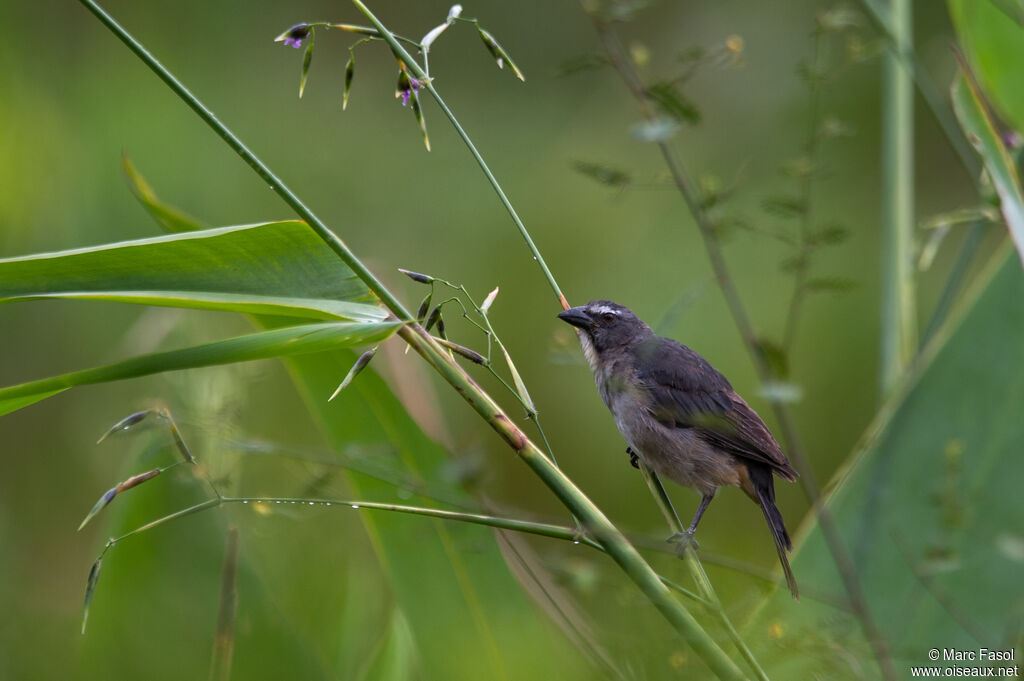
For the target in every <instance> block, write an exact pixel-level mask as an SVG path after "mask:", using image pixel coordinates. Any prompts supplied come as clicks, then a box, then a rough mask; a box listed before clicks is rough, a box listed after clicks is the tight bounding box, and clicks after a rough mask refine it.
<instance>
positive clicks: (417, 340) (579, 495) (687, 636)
mask: <svg viewBox="0 0 1024 681" xmlns="http://www.w3.org/2000/svg"><path fill="white" fill-rule="evenodd" d="M80 2H81V3H82V4H83V5H85V7H86V8H87V9H89V11H91V12H92V13H93V14H94V15H95V16H96V17H97V18H98V19H99V20H100V21H101V22H102V23H103V24H104V25H105V26H106V27H107V28H108V29H110V30H111V32H113V33H114V34H115V35H116V36H117V37H118V38H119V39H120V40H121V41H122V42H123V43H124V44H125V45H126V46H127V47H128V48H129V49H130V50H131V51H132V52H133V53H134V54H135V55H136V56H137V57H138V58H139V59H140V60H142V61H143V63H145V64H146V65H147V66H148V67H149V68H150V69H151V70H152V71H153V72H154V73H156V75H157V76H158V77H160V79H161V80H163V81H164V83H165V84H167V86H168V87H169V88H171V90H172V91H173V92H174V93H175V94H177V95H178V97H180V98H181V99H182V100H183V101H184V102H185V103H186V104H188V106H189V107H190V108H191V109H192V110H193V111H194V112H195V113H196V114H197V115H198V116H199V117H200V118H201V119H202V120H203V122H205V123H206V124H207V125H208V126H209V127H210V128H211V129H212V130H214V132H216V133H217V134H218V135H219V136H220V137H221V139H223V140H224V141H225V143H227V144H228V146H230V147H231V149H233V150H234V151H235V152H236V153H237V154H238V155H239V156H241V157H242V159H243V160H244V161H245V162H246V163H247V164H248V165H249V167H251V168H252V169H253V170H254V171H255V172H256V173H257V175H259V176H260V178H262V179H263V180H264V181H266V182H267V183H268V184H269V186H270V187H271V189H272V190H273V191H274V192H275V193H277V194H278V196H280V197H281V198H282V199H283V200H284V201H285V202H286V203H287V204H288V205H289V206H290V207H291V208H292V209H293V210H294V211H295V212H296V213H297V214H298V215H299V216H300V217H301V218H302V219H304V220H305V221H306V222H307V223H308V224H309V226H310V227H311V228H312V229H313V230H314V231H315V232H316V233H317V235H319V236H320V238H321V239H323V241H324V242H325V243H326V244H327V245H328V246H329V247H330V248H331V249H332V250H333V251H334V252H335V253H336V254H337V255H338V257H339V258H340V259H341V260H342V261H343V262H344V263H345V264H346V265H348V266H349V267H350V268H351V269H352V271H353V272H354V273H355V274H356V275H357V276H358V277H359V278H360V279H361V280H362V281H363V282H364V283H365V284H366V286H367V287H368V288H369V289H370V290H371V291H372V292H373V293H374V294H376V295H377V296H378V297H379V298H380V299H381V300H382V301H383V302H384V304H385V305H386V306H387V307H388V308H389V309H390V310H391V312H392V313H393V314H394V315H395V316H396V317H398V318H399V319H401V320H402V321H406V322H409V323H408V324H405V325H404V326H402V328H401V329H400V330H399V332H398V333H399V335H400V336H401V337H402V338H403V339H405V340H406V342H407V343H408V344H409V345H410V346H411V347H412V348H413V349H414V350H415V351H416V352H417V353H419V354H420V355H421V356H422V357H423V358H424V359H425V360H427V362H428V363H429V364H430V365H431V366H433V367H434V368H435V369H437V370H438V372H439V373H440V374H441V375H442V377H443V378H444V379H445V380H446V381H448V382H449V383H450V384H451V385H452V387H453V388H455V390H456V391H457V392H458V393H459V394H460V395H461V396H462V397H463V399H465V400H466V401H467V402H468V403H469V404H470V406H472V407H473V409H474V410H476V412H477V413H478V414H480V416H481V417H483V418H484V419H485V420H486V421H487V422H488V424H489V425H490V426H491V427H492V428H493V429H494V430H495V431H496V432H497V433H498V434H499V435H500V436H501V437H502V439H504V440H505V441H506V442H507V443H508V444H509V445H510V446H511V447H512V448H513V450H515V452H516V453H517V454H519V456H520V457H521V458H522V459H523V461H525V462H526V464H527V465H528V466H529V467H530V468H531V470H533V471H534V473H536V474H537V476H538V477H540V478H541V480H542V481H543V482H544V483H545V484H546V485H547V486H548V488H549V489H551V491H552V492H554V494H555V496H557V497H558V498H559V500H561V501H562V503H564V504H565V505H566V506H567V507H568V508H569V510H570V511H571V512H572V513H573V514H574V515H575V516H576V517H577V518H579V519H580V520H581V521H582V522H583V524H584V526H585V527H586V528H587V530H588V531H589V532H590V533H591V534H592V536H593V538H594V539H596V541H597V542H598V543H599V544H601V546H602V547H603V548H604V550H605V551H606V552H607V553H608V554H609V556H611V558H612V559H613V560H614V561H615V562H616V563H617V564H618V565H619V567H620V568H622V570H623V571H624V572H625V573H626V574H627V575H628V576H629V577H630V579H632V580H633V582H634V583H635V584H636V585H637V586H638V587H639V588H640V590H641V591H642V592H643V593H644V595H645V596H646V597H647V598H648V599H649V600H650V601H651V603H652V604H653V605H654V606H655V607H656V608H657V609H658V611H659V612H661V613H662V615H663V616H664V617H665V618H666V619H668V621H669V622H670V623H671V624H672V626H673V627H674V628H675V630H676V631H677V632H678V633H679V634H680V635H681V636H682V638H683V639H684V640H685V641H686V642H687V643H688V644H689V645H690V646H691V647H692V648H693V650H694V651H695V652H696V653H697V655H698V656H699V657H700V658H701V659H702V660H703V661H704V662H705V663H706V664H707V665H708V667H709V668H710V669H711V670H712V671H713V672H714V673H715V675H716V676H718V677H719V678H720V679H733V680H739V679H744V678H745V676H744V675H743V673H742V672H741V671H740V669H739V667H737V666H736V664H735V663H734V662H733V661H732V660H731V659H730V658H729V657H728V656H727V655H726V654H725V652H724V651H723V650H722V649H721V648H720V647H719V646H718V644H717V643H716V642H715V641H714V640H713V639H712V638H711V636H710V635H709V634H708V633H707V632H706V631H705V630H704V629H703V628H702V627H701V626H700V624H699V623H698V622H697V620H696V619H694V617H693V615H692V614H690V612H689V611H688V610H687V609H686V608H685V607H684V606H683V605H682V604H681V603H680V602H679V601H678V600H677V599H675V598H674V597H673V596H672V594H671V592H670V591H669V589H668V587H666V586H665V584H664V583H663V582H662V581H661V578H660V577H659V575H658V574H657V573H656V572H655V571H654V570H653V569H652V568H651V566H650V565H649V564H648V563H647V562H646V561H645V560H644V559H643V557H642V556H641V555H640V553H639V552H637V550H636V549H635V548H634V547H633V545H632V544H630V543H629V541H628V540H627V539H626V538H625V536H623V534H622V533H621V532H620V531H619V530H618V528H616V527H615V526H614V525H613V524H612V523H611V521H610V520H608V518H607V517H606V516H605V515H604V513H602V512H601V510H600V509H599V508H598V507H597V506H596V505H594V503H593V502H592V501H590V499H588V498H587V496H586V495H585V494H583V492H582V491H580V489H579V488H578V487H576V485H575V484H574V483H573V482H572V481H571V480H570V479H569V478H568V477H566V475H565V474H564V473H562V471H560V470H559V469H558V467H557V466H555V465H554V464H553V463H552V462H551V460H550V459H548V457H547V456H545V455H544V453H543V452H542V451H541V450H540V449H539V448H538V447H537V446H536V445H535V444H534V443H533V442H531V441H530V439H529V438H528V437H527V436H526V434H525V433H523V431H522V430H521V429H520V428H519V427H518V426H516V425H515V424H513V423H512V421H511V419H509V417H508V416H507V415H506V414H505V413H504V412H503V411H502V410H501V408H500V407H499V406H498V405H497V404H496V403H495V402H494V401H493V399H492V398H491V397H490V396H489V395H488V394H487V393H485V392H484V391H483V390H481V389H480V387H479V386H477V385H476V383H475V382H474V381H473V379H472V378H470V377H469V375H468V374H467V373H466V372H465V371H464V370H463V369H462V368H461V367H459V366H458V365H456V364H455V363H454V361H453V360H452V359H451V358H450V357H448V356H447V355H446V354H445V352H444V350H443V349H441V348H440V347H439V346H438V345H437V344H436V343H434V342H433V339H432V338H431V337H430V334H428V333H427V332H426V331H425V330H424V329H423V328H422V327H421V326H420V325H419V324H416V323H414V322H412V317H411V316H410V314H409V312H408V311H407V310H406V309H405V308H404V307H403V306H402V304H401V303H400V302H399V301H398V299H397V298H395V297H394V295H393V294H392V293H391V292H390V291H388V290H387V289H386V288H385V287H384V285H383V284H382V283H381V282H380V281H379V280H378V279H377V278H376V277H375V276H374V275H373V274H372V273H371V272H370V270H369V269H367V268H366V266H365V265H363V263H362V262H361V261H360V260H359V259H358V258H357V257H356V256H355V254H353V253H352V252H351V251H350V250H349V249H348V247H347V246H346V245H345V243H344V242H343V241H342V240H341V239H340V238H338V237H337V236H336V235H335V234H334V233H333V232H332V231H331V230H330V229H329V228H328V227H327V226H326V225H325V224H324V223H323V222H322V221H321V220H320V219H319V218H318V217H317V216H316V215H314V214H313V213H312V211H311V210H310V209H309V208H307V207H306V205H305V204H304V203H303V202H302V201H301V200H299V198H298V197H297V196H296V195H295V194H294V193H293V192H292V191H291V189H289V188H288V187H287V186H286V185H285V184H284V183H283V182H281V180H280V179H279V178H278V177H277V176H276V175H275V174H274V173H273V172H272V171H271V170H270V169H269V168H268V167H267V166H266V165H264V164H263V162H262V161H260V159H259V158H257V157H256V155H255V154H254V153H253V152H252V151H250V150H249V148H248V147H246V146H245V145H244V144H243V143H242V141H241V140H240V139H238V137H236V136H235V135H234V133H232V132H231V131H230V130H229V129H228V128H227V126H226V125H224V124H223V123H221V122H220V121H219V120H218V119H217V117H216V116H215V115H214V114H213V112H211V111H210V110H209V109H208V108H206V106H204V105H203V104H202V102H200V101H199V100H198V99H197V98H196V97H195V95H193V94H192V93H191V92H190V91H189V90H188V89H187V88H186V87H185V86H184V85H182V84H181V83H180V82H179V81H178V80H177V78H175V77H174V76H173V75H172V74H171V73H170V72H169V71H168V70H167V69H166V68H165V67H164V66H163V65H162V64H161V63H160V62H159V61H158V60H157V59H156V58H155V57H154V56H153V55H152V54H150V53H149V52H148V51H147V50H146V49H145V48H144V47H143V46H142V45H141V44H140V43H139V42H138V41H137V40H135V38H134V37H132V36H131V34H129V33H128V32H127V30H125V29H124V28H123V27H122V26H121V25H120V24H119V23H118V22H117V21H116V20H115V19H114V18H113V17H111V16H110V15H109V14H107V13H106V12H105V11H104V10H103V9H102V8H101V7H100V6H99V5H97V4H96V2H95V0H80ZM355 2H356V3H357V6H360V8H361V9H363V10H364V11H365V13H367V14H368V16H370V17H372V15H371V14H369V10H366V9H365V6H364V5H362V3H359V2H358V0H355ZM373 19H374V20H375V19H376V18H375V17H373ZM376 23H377V24H379V22H376ZM377 27H378V30H381V33H382V35H384V36H386V39H387V40H388V43H389V45H391V46H392V49H394V48H395V47H396V46H397V47H398V49H399V50H401V51H402V52H403V53H404V52H405V51H404V49H402V48H401V46H400V45H398V43H397V41H396V40H395V38H394V36H393V35H391V33H390V32H389V31H388V30H387V29H386V28H384V27H383V26H382V25H378V26H377ZM405 54H406V55H408V53H405ZM414 65H415V61H413V60H412V59H411V58H410V59H409V62H408V64H407V66H409V67H410V68H413V67H415V68H417V69H418V66H414ZM417 76H419V73H417ZM492 177H493V176H492ZM495 185H496V183H495ZM506 200H507V199H506ZM521 225H522V223H521V222H517V226H520V228H521V232H522V233H523V234H524V236H527V234H526V231H525V227H521ZM528 243H529V244H530V245H532V241H528ZM533 250H534V252H536V246H533ZM536 257H537V261H538V263H542V262H543V261H542V259H541V258H540V256H539V253H538V254H537V256H536ZM544 269H546V266H545V268H544ZM549 274H550V273H549ZM549 283H551V284H552V285H553V289H554V290H555V291H556V293H558V290H557V286H555V285H554V278H553V277H549ZM558 295H559V298H560V301H561V302H562V304H563V305H564V306H566V307H567V305H568V304H567V303H566V302H565V298H564V296H562V295H561V294H560V293H558ZM219 503H221V500H220V499H213V500H211V501H210V502H205V503H204V504H201V505H199V506H203V507H205V506H206V505H210V506H212V505H215V504H219ZM195 510H199V508H198V507H192V508H191V509H190V511H189V512H195ZM169 518H170V516H168V517H166V518H164V519H161V520H160V521H155V522H166V520H167V519H169Z"/></svg>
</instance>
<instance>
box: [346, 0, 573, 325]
mask: <svg viewBox="0 0 1024 681" xmlns="http://www.w3.org/2000/svg"><path fill="white" fill-rule="evenodd" d="M352 2H353V4H354V5H355V6H356V9H358V10H359V11H360V12H362V13H363V14H364V15H365V16H366V18H367V19H369V20H370V23H372V24H373V25H374V27H375V28H376V29H377V30H378V31H379V32H380V35H381V37H382V38H383V39H384V41H385V42H387V44H388V46H389V47H391V51H392V52H394V54H395V56H396V57H398V58H399V59H401V60H402V61H403V62H404V63H405V65H406V67H407V68H408V69H409V70H410V71H411V72H412V74H413V75H414V76H416V78H418V79H420V80H421V81H422V83H423V84H422V87H423V89H425V90H426V91H427V92H429V93H430V96H431V97H433V98H434V101H436V102H437V105H438V106H439V107H441V111H443V112H444V115H445V116H446V117H447V118H448V120H449V121H450V122H451V124H452V127H454V128H455V132H457V133H458V135H459V137H460V138H461V139H462V141H463V142H464V143H465V145H466V147H467V148H468V149H469V153H470V154H472V156H473V160H475V161H476V163H477V165H479V166H480V170H481V171H482V172H483V174H484V176H485V177H486V178H487V181H488V182H489V183H490V185H491V187H492V188H493V189H494V193H495V194H497V195H498V200H500V201H501V205H503V206H504V207H505V210H506V211H508V214H509V216H510V217H511V218H512V222H514V223H515V225H516V229H518V230H519V234H520V236H522V237H523V241H525V242H526V247H527V248H529V249H530V254H531V255H532V256H533V259H534V260H535V261H536V262H537V265H539V266H540V269H541V271H542V272H543V273H544V278H545V279H547V281H548V285H549V286H550V287H551V290H552V291H553V292H554V293H555V296H557V297H558V302H559V303H560V304H561V305H562V309H563V310H568V309H569V303H568V301H566V299H565V296H564V295H562V289H560V288H559V287H558V282H556V281H555V275H553V274H552V273H551V270H550V269H549V268H548V264H547V262H546V261H545V260H544V256H543V255H541V253H540V250H539V249H538V248H537V245H536V244H535V243H534V242H533V238H532V237H531V236H530V232H529V231H528V230H527V229H526V225H524V224H523V221H522V219H520V217H519V213H517V212H516V209H515V208H514V207H513V206H512V202H511V201H509V199H508V196H506V195H505V191H504V190H503V189H502V188H501V185H500V184H499V183H498V180H497V178H495V177H494V173H492V172H491V169H490V167H489V166H488V165H487V162H486V161H484V157H483V156H481V155H480V152H479V151H478V150H477V148H476V145H475V144H473V140H471V139H470V137H469V135H468V134H467V133H466V131H465V130H464V129H463V127H462V125H461V124H460V123H459V120H458V119H457V118H455V114H454V113H452V110H451V109H449V108H448V105H447V104H446V103H445V101H444V100H443V99H442V98H441V95H440V94H438V92H437V88H435V87H434V83H433V81H432V80H431V79H430V77H429V76H428V75H427V73H426V72H425V71H424V70H423V69H422V68H421V67H420V65H419V63H417V61H416V60H415V59H414V58H413V57H412V55H410V54H409V52H408V50H406V49H405V47H404V46H403V45H402V44H401V43H400V42H399V41H398V39H397V38H396V37H395V34H394V33H392V32H391V31H390V30H388V28H387V27H386V26H385V25H384V24H383V23H381V21H380V19H378V18H377V17H376V16H374V14H373V12H371V11H370V10H369V8H368V7H367V6H366V5H364V4H363V3H362V2H360V0H352Z"/></svg>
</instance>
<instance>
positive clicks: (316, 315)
mask: <svg viewBox="0 0 1024 681" xmlns="http://www.w3.org/2000/svg"><path fill="white" fill-rule="evenodd" d="M56 298H63V299H73V300H105V301H109V302H115V303H135V304H139V305H156V306H160V307H179V308H189V309H194V310H220V311H223V312H240V313H243V314H265V315H275V316H283V317H299V318H305V319H320V320H326V319H348V320H351V321H357V322H379V321H383V320H384V318H385V317H387V312H386V311H385V310H384V308H382V307H380V306H379V305H367V304H366V303H353V302H348V301H344V300H328V299H324V298H319V299H318V298H288V297H284V296H258V295H247V294H236V293H221V292H218V291H213V292H211V291H65V292H60V293H36V294H33V295H26V296H18V297H12V298H6V299H2V300H0V302H15V301H19V300H46V299H56Z"/></svg>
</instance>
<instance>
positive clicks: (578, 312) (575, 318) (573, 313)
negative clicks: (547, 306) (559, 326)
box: [558, 307, 594, 329]
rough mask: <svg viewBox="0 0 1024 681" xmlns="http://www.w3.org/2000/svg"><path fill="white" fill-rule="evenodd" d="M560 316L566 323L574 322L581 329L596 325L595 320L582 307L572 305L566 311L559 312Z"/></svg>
mask: <svg viewBox="0 0 1024 681" xmlns="http://www.w3.org/2000/svg"><path fill="white" fill-rule="evenodd" d="M558 318H559V319H561V320H562V321H563V322H565V323H566V324H572V325H573V326H575V327H576V328H579V329H588V328H590V327H591V326H593V325H594V322H593V320H591V319H590V315H588V314H587V313H586V312H585V311H584V309H583V308H582V307H571V308H569V309H568V310H565V311H564V312H559V313H558Z"/></svg>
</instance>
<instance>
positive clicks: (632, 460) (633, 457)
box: [626, 447, 640, 469]
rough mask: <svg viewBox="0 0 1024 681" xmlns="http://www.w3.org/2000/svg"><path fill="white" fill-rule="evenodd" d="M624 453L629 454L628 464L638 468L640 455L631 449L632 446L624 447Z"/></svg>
mask: <svg viewBox="0 0 1024 681" xmlns="http://www.w3.org/2000/svg"><path fill="white" fill-rule="evenodd" d="M626 454H629V465H630V466H632V467H633V468H636V469H639V468H640V457H639V456H637V453H636V452H634V451H633V448H632V447H626Z"/></svg>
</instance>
